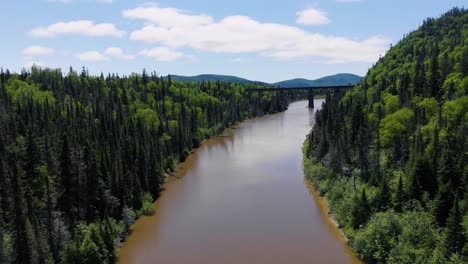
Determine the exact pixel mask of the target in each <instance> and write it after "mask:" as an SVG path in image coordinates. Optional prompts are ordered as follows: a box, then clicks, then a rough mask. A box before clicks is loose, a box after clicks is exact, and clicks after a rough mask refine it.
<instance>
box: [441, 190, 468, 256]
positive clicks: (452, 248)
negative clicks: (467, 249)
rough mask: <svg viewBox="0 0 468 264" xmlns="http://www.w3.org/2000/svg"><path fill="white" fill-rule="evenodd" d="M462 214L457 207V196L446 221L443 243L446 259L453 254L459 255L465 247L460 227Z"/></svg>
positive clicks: (463, 235) (464, 239)
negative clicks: (445, 237) (445, 234)
mask: <svg viewBox="0 0 468 264" xmlns="http://www.w3.org/2000/svg"><path fill="white" fill-rule="evenodd" d="M462 222H463V219H462V214H461V212H460V208H459V207H458V196H457V197H455V201H454V202H453V208H452V209H451V210H450V216H449V218H448V220H447V228H446V229H447V231H446V232H447V239H446V241H445V249H446V253H447V257H450V256H451V255H452V254H453V253H461V252H462V249H463V247H464V246H465V243H466V242H468V241H466V237H465V234H464V231H463V226H462Z"/></svg>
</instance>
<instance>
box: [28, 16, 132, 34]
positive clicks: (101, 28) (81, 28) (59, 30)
mask: <svg viewBox="0 0 468 264" xmlns="http://www.w3.org/2000/svg"><path fill="white" fill-rule="evenodd" d="M29 35H30V36H33V37H49V38H53V37H56V36H58V35H83V36H90V37H97V36H112V37H122V36H124V35H125V32H124V31H121V30H119V29H117V28H116V26H115V25H114V24H111V23H101V24H95V23H94V22H93V21H90V20H77V21H70V22H58V23H55V24H51V25H49V26H47V27H37V28H34V29H33V30H31V31H30V32H29Z"/></svg>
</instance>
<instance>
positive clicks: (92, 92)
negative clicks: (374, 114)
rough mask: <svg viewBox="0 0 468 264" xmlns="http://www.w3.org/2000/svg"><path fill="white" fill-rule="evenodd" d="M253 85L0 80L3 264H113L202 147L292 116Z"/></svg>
mask: <svg viewBox="0 0 468 264" xmlns="http://www.w3.org/2000/svg"><path fill="white" fill-rule="evenodd" d="M247 88H259V87H258V86H256V85H254V84H243V85H241V84H233V83H226V82H201V83H194V82H189V83H181V82H177V81H172V80H171V79H170V78H168V79H163V78H161V77H158V76H157V75H156V74H155V73H150V74H148V73H147V72H146V71H143V74H132V75H131V76H124V77H119V76H118V75H114V74H112V75H110V74H109V75H107V76H103V75H102V74H101V76H90V75H89V74H88V73H87V72H86V70H84V69H83V70H82V71H81V72H75V71H74V70H73V69H70V71H69V72H68V73H67V74H65V75H64V74H63V73H62V72H61V71H60V70H52V69H40V68H37V67H33V68H32V69H31V70H28V71H26V70H23V71H22V72H21V73H20V74H12V73H10V72H9V71H8V70H6V71H4V70H3V69H2V70H1V72H0V263H39V264H42V263H112V262H113V261H114V260H115V257H116V250H115V245H116V244H117V243H119V241H121V240H122V239H124V237H125V235H126V233H127V231H128V228H129V227H130V225H131V224H132V223H133V221H134V219H135V218H136V217H138V216H139V215H141V214H147V213H151V210H152V201H153V199H154V198H156V197H157V196H158V194H159V193H160V191H161V185H162V184H163V183H164V180H165V173H166V172H168V171H170V170H172V169H173V168H174V166H175V165H176V164H177V163H178V162H179V161H182V160H184V159H185V158H186V156H187V155H188V154H189V152H190V150H191V149H192V148H193V147H197V146H198V145H199V144H200V142H201V141H202V140H203V139H206V138H208V137H209V136H211V135H215V134H217V133H219V132H221V131H222V130H223V129H224V128H225V127H227V126H229V125H232V124H234V123H236V122H239V121H242V120H244V119H246V118H249V117H253V116H258V115H263V114H266V113H274V112H278V111H283V110H285V109H286V107H287V102H286V99H285V98H284V96H279V95H277V94H275V93H264V94H261V93H251V94H250V93H249V92H248V91H246V89H247Z"/></svg>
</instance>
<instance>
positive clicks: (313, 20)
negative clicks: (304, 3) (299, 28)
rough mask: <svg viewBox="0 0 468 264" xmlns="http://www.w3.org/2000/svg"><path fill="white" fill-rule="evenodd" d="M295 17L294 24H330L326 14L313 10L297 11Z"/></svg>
mask: <svg viewBox="0 0 468 264" xmlns="http://www.w3.org/2000/svg"><path fill="white" fill-rule="evenodd" d="M296 15H297V20H296V22H297V23H299V24H303V25H323V24H328V23H330V22H331V20H330V19H329V18H328V17H327V13H325V12H324V11H322V10H319V9H315V8H308V9H306V10H302V11H299V12H297V13H296Z"/></svg>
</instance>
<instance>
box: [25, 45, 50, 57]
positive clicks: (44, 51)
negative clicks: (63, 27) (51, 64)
mask: <svg viewBox="0 0 468 264" xmlns="http://www.w3.org/2000/svg"><path fill="white" fill-rule="evenodd" d="M54 52H55V50H54V49H51V48H47V47H42V46H37V45H35V46H29V47H27V48H25V49H24V50H23V54H24V55H30V56H33V55H51V54H53V53H54Z"/></svg>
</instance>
